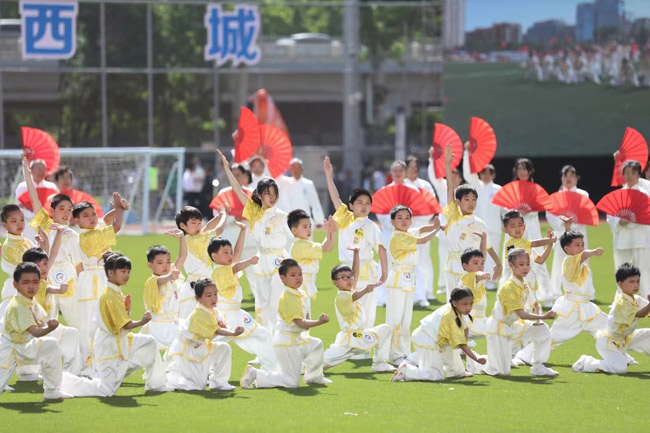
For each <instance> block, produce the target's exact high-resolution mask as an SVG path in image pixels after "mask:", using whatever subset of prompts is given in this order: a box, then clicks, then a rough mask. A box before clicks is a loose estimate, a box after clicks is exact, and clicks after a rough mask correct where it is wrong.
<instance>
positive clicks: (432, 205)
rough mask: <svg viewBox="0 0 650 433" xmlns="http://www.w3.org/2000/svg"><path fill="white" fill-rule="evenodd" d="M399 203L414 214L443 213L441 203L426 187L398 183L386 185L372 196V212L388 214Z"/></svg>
mask: <svg viewBox="0 0 650 433" xmlns="http://www.w3.org/2000/svg"><path fill="white" fill-rule="evenodd" d="M398 204H401V205H404V206H407V207H408V208H409V209H411V212H412V214H413V216H420V215H433V214H439V213H442V208H441V207H440V203H438V200H436V198H435V197H434V196H433V195H432V194H431V193H430V192H429V191H427V190H426V189H420V190H418V189H417V188H412V187H408V186H406V185H397V184H392V185H388V186H385V187H383V188H381V189H380V190H379V191H377V192H376V193H375V194H374V195H373V196H372V208H371V209H370V212H374V213H376V214H379V215H386V214H389V213H390V211H391V210H392V209H393V208H394V207H395V206H397V205H398Z"/></svg>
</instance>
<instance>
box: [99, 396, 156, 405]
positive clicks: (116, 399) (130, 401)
mask: <svg viewBox="0 0 650 433" xmlns="http://www.w3.org/2000/svg"><path fill="white" fill-rule="evenodd" d="M157 394H159V393H156V394H153V393H152V394H151V395H157ZM145 395H146V394H145ZM141 397H142V396H141ZM97 400H99V401H100V402H102V403H104V404H105V405H108V406H113V407H140V406H142V405H141V404H140V403H139V402H138V401H137V400H136V399H135V397H134V396H132V395H123V396H116V395H114V396H113V397H99V398H98V399H97ZM147 406H152V405H147Z"/></svg>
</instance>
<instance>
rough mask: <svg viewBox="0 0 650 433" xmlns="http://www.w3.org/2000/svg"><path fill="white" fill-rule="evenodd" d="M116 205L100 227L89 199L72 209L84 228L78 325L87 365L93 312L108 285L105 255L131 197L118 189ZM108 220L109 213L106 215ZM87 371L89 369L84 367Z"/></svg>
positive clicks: (79, 281) (88, 362)
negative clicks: (122, 195) (125, 198)
mask: <svg viewBox="0 0 650 433" xmlns="http://www.w3.org/2000/svg"><path fill="white" fill-rule="evenodd" d="M113 207H114V209H115V214H114V216H113V221H112V224H111V225H108V226H106V227H104V228H101V229H100V228H97V227H98V223H99V220H98V218H97V214H96V213H95V208H94V207H93V205H92V204H91V203H89V202H87V201H83V202H81V203H77V204H76V205H75V207H74V209H73V210H72V216H73V217H74V218H75V219H76V220H77V223H78V224H79V227H80V229H81V234H80V235H79V247H80V248H79V252H78V253H79V260H80V263H81V266H78V267H77V271H78V272H79V270H81V272H80V273H79V278H78V279H77V282H78V286H77V300H78V302H79V303H78V305H77V329H78V330H79V347H80V349H81V356H82V357H83V362H85V364H86V368H90V365H91V362H90V361H91V360H90V357H91V349H90V346H91V340H92V338H93V337H94V335H95V330H96V326H97V325H96V324H95V323H94V322H93V315H94V314H95V312H96V310H97V305H98V300H99V296H100V295H101V291H102V290H103V289H104V288H105V287H106V284H107V279H106V271H105V270H104V266H103V263H102V256H103V255H104V254H106V253H107V252H109V251H110V250H111V247H113V246H115V245H117V238H116V237H115V234H116V233H117V232H119V231H120V228H121V227H122V220H123V218H124V211H125V210H127V209H128V208H129V203H128V201H126V200H124V199H122V197H120V195H119V194H118V193H116V192H114V193H113ZM104 219H105V220H106V217H104ZM85 373H88V371H85Z"/></svg>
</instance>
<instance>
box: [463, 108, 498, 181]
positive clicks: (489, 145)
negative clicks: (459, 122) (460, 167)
mask: <svg viewBox="0 0 650 433" xmlns="http://www.w3.org/2000/svg"><path fill="white" fill-rule="evenodd" d="M496 151H497V136H496V135H495V134H494V129H492V127H491V126H490V124H489V123H487V122H486V121H485V120H483V119H481V118H480V117H472V118H471V119H470V121H469V149H468V153H469V167H470V170H471V172H472V173H478V172H479V171H481V170H483V169H484V168H485V166H486V165H488V164H489V163H490V161H492V158H493V157H494V154H495V153H496Z"/></svg>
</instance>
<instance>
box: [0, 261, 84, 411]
mask: <svg viewBox="0 0 650 433" xmlns="http://www.w3.org/2000/svg"><path fill="white" fill-rule="evenodd" d="M40 278H41V275H40V271H39V269H38V267H37V266H36V265H35V264H33V263H21V264H19V265H18V266H17V267H16V269H15V271H14V274H13V280H14V282H15V288H16V289H17V292H18V293H17V294H16V295H15V296H13V297H12V298H11V301H10V302H9V305H8V306H7V309H6V312H5V315H4V316H3V317H2V318H1V319H0V333H1V334H2V336H1V338H0V394H2V392H3V391H5V389H6V387H7V384H8V383H9V379H11V376H12V374H13V372H14V370H15V369H16V367H17V366H20V365H29V364H37V365H38V366H39V367H40V371H41V374H42V376H43V391H44V393H43V397H44V398H45V399H46V400H49V399H53V400H58V399H61V398H70V397H72V395H70V394H69V393H67V392H64V390H65V387H64V386H62V383H61V381H62V376H63V372H62V368H61V349H60V347H59V343H58V342H57V339H56V338H55V337H54V336H52V335H51V333H52V332H53V331H54V330H56V329H57V328H58V327H59V322H58V321H57V320H56V319H50V320H48V321H47V322H45V323H44V322H41V321H40V319H39V317H40V318H45V313H44V311H43V309H42V308H41V307H40V305H39V304H38V303H37V302H36V300H35V299H34V297H35V295H36V293H37V291H38V286H39V281H40ZM70 329H71V330H72V331H75V330H74V329H72V328H70Z"/></svg>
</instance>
